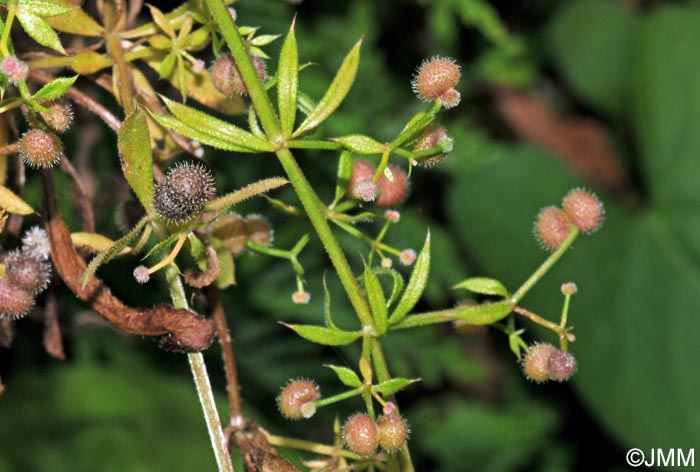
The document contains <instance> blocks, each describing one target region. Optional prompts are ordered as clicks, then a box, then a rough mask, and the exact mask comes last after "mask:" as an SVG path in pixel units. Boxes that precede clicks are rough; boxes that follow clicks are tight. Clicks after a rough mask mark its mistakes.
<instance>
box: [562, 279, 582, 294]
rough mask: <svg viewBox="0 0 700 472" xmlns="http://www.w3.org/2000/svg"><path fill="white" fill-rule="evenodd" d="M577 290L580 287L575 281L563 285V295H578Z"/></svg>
mask: <svg viewBox="0 0 700 472" xmlns="http://www.w3.org/2000/svg"><path fill="white" fill-rule="evenodd" d="M576 292H578V287H577V286H576V284H575V283H573V282H567V283H565V284H562V286H561V293H562V295H576Z"/></svg>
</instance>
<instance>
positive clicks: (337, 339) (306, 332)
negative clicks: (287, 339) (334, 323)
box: [281, 323, 362, 346]
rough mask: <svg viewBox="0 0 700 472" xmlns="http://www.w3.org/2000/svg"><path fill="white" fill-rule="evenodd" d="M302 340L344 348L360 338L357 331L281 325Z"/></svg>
mask: <svg viewBox="0 0 700 472" xmlns="http://www.w3.org/2000/svg"><path fill="white" fill-rule="evenodd" d="M281 324H283V325H284V326H286V327H287V328H289V329H291V330H293V331H294V332H295V333H297V334H298V335H299V336H301V337H302V338H304V339H306V340H308V341H311V342H313V343H316V344H323V345H325V346H345V345H347V344H350V343H351V342H353V341H355V340H356V339H358V338H359V337H360V336H362V333H361V332H359V331H342V330H340V329H333V328H326V327H324V326H315V325H293V324H287V323H281Z"/></svg>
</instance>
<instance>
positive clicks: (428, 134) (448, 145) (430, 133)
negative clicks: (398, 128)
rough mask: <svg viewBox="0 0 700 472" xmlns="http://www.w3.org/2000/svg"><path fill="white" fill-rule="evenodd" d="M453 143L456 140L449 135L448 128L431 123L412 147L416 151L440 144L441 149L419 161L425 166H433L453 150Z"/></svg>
mask: <svg viewBox="0 0 700 472" xmlns="http://www.w3.org/2000/svg"><path fill="white" fill-rule="evenodd" d="M453 144H454V140H453V139H452V138H451V137H449V136H448V135H447V130H446V129H445V128H443V127H442V126H437V125H430V126H429V127H428V128H427V129H426V130H425V131H424V132H423V134H422V135H421V137H420V138H418V140H417V141H415V142H414V143H413V146H412V149H413V151H414V152H417V151H427V150H428V149H432V148H434V147H436V146H440V148H441V149H440V151H438V152H436V153H435V154H433V155H432V156H428V157H427V158H423V159H421V160H420V161H419V163H420V164H421V165H423V166H425V167H432V166H435V165H437V164H439V163H440V162H441V161H442V160H443V159H444V157H445V155H446V154H447V153H449V152H450V151H452V147H453Z"/></svg>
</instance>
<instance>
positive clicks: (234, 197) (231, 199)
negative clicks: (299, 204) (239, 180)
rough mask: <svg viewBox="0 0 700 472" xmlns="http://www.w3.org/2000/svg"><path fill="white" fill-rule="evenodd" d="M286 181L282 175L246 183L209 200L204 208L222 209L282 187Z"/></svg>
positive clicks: (208, 209)
mask: <svg viewBox="0 0 700 472" xmlns="http://www.w3.org/2000/svg"><path fill="white" fill-rule="evenodd" d="M288 183H289V180H287V179H285V178H284V177H270V178H269V179H263V180H258V181H257V182H253V183H252V184H249V185H246V186H245V187H243V188H241V189H238V190H236V191H234V192H231V193H228V194H226V195H224V196H223V197H220V198H217V199H215V200H212V201H210V202H209V203H207V205H206V206H205V207H204V208H205V210H207V211H210V210H215V211H218V210H224V209H227V208H229V207H231V206H233V205H235V204H237V203H240V202H242V201H243V200H247V199H249V198H252V197H256V196H258V195H262V194H263V193H266V192H269V191H270V190H273V189H276V188H279V187H282V186H284V185H287V184H288Z"/></svg>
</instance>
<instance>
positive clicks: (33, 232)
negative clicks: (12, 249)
mask: <svg viewBox="0 0 700 472" xmlns="http://www.w3.org/2000/svg"><path fill="white" fill-rule="evenodd" d="M22 251H24V252H26V253H27V254H30V255H32V256H34V257H36V258H37V259H40V260H42V261H46V260H48V259H49V256H50V255H51V240H49V235H48V234H47V233H46V230H45V229H44V228H42V227H40V226H32V227H31V228H29V229H28V230H27V231H25V232H24V234H23V235H22Z"/></svg>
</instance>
